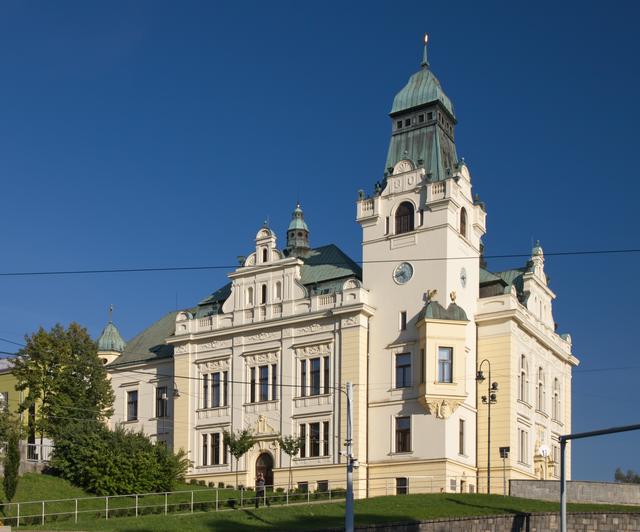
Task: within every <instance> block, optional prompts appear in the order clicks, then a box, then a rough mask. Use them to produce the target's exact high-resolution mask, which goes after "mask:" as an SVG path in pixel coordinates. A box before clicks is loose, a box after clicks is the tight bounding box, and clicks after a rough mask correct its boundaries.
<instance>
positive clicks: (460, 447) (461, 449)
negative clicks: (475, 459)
mask: <svg viewBox="0 0 640 532" xmlns="http://www.w3.org/2000/svg"><path fill="white" fill-rule="evenodd" d="M458 453H459V454H464V419H461V420H460V428H459V431H458Z"/></svg>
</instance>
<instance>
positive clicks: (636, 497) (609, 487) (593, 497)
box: [509, 480, 640, 506]
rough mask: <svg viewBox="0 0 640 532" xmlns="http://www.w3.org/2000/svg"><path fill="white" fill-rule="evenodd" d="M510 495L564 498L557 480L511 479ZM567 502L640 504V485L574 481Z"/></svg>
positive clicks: (547, 499)
mask: <svg viewBox="0 0 640 532" xmlns="http://www.w3.org/2000/svg"><path fill="white" fill-rule="evenodd" d="M509 495H511V496H512V497H523V498H525V499H538V500H540V501H553V502H557V501H559V500H560V482H559V481H557V480H510V481H509ZM567 501H568V502H583V503H602V504H632V505H635V506H640V484H618V483H613V482H584V481H578V480H571V481H569V482H567Z"/></svg>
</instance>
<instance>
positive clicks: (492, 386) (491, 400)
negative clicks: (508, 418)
mask: <svg viewBox="0 0 640 532" xmlns="http://www.w3.org/2000/svg"><path fill="white" fill-rule="evenodd" d="M485 362H486V363H487V366H489V379H488V380H487V395H483V396H482V403H483V404H485V405H487V494H489V495H490V494H491V405H493V404H495V403H496V402H497V400H498V398H497V392H498V383H497V382H491V362H489V360H488V359H486V358H485V359H484V360H483V361H482V362H480V365H479V366H478V371H477V372H476V382H478V383H482V382H484V380H485V378H484V373H483V372H482V365H483V364H484V363H485Z"/></svg>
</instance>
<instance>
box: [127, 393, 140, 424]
mask: <svg viewBox="0 0 640 532" xmlns="http://www.w3.org/2000/svg"><path fill="white" fill-rule="evenodd" d="M137 420H138V390H133V391H130V392H127V421H137Z"/></svg>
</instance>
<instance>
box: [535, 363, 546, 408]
mask: <svg viewBox="0 0 640 532" xmlns="http://www.w3.org/2000/svg"><path fill="white" fill-rule="evenodd" d="M544 381H545V377H544V369H542V367H539V368H538V384H537V386H536V409H537V410H540V412H544V404H545V398H546V391H545V382H544Z"/></svg>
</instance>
